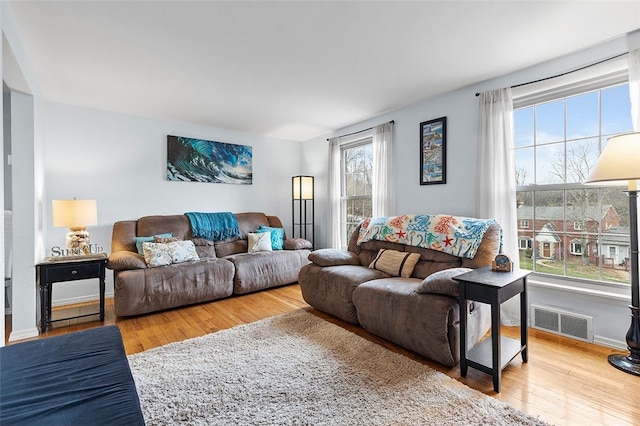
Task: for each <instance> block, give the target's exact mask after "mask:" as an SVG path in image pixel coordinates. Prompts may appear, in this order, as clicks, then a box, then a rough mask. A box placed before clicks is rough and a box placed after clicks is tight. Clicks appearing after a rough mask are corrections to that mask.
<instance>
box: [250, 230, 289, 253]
mask: <svg viewBox="0 0 640 426" xmlns="http://www.w3.org/2000/svg"><path fill="white" fill-rule="evenodd" d="M263 232H271V248H272V249H273V250H282V249H283V248H284V247H283V246H284V228H272V227H270V226H264V225H261V226H260V228H258V229H257V230H256V233H257V234H261V233H263Z"/></svg>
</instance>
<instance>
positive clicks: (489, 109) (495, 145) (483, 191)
mask: <svg viewBox="0 0 640 426" xmlns="http://www.w3.org/2000/svg"><path fill="white" fill-rule="evenodd" d="M479 98H480V100H479V102H480V115H479V125H478V163H477V179H476V185H477V191H476V194H478V195H477V202H476V211H477V215H478V217H480V218H484V219H495V220H497V221H498V223H499V224H500V225H501V226H502V238H503V248H502V251H503V253H504V254H506V255H507V256H509V258H510V259H511V261H512V262H513V265H514V267H518V266H519V263H520V262H519V259H518V256H519V254H518V232H517V213H516V178H515V160H514V153H513V146H514V144H513V99H512V95H511V89H510V88H506V89H499V90H492V91H490V92H485V93H481V94H480V96H479ZM519 306H520V304H519V300H518V298H513V299H512V300H510V301H508V302H507V303H504V304H503V305H502V309H501V312H502V323H503V324H509V325H515V324H518V323H519V322H520V309H519Z"/></svg>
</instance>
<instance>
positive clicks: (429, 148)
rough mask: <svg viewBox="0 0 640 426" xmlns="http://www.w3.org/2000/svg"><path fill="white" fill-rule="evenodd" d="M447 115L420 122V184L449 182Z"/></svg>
mask: <svg viewBox="0 0 640 426" xmlns="http://www.w3.org/2000/svg"><path fill="white" fill-rule="evenodd" d="M446 154H447V117H440V118H436V119H435V120H429V121H423V122H422V123H420V185H434V184H437V183H447V155H446Z"/></svg>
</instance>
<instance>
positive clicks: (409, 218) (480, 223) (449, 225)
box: [357, 214, 502, 259]
mask: <svg viewBox="0 0 640 426" xmlns="http://www.w3.org/2000/svg"><path fill="white" fill-rule="evenodd" d="M493 224H498V222H496V221H495V220H493V219H476V218H471V217H460V216H448V215H442V214H437V215H429V214H419V215H402V216H389V217H376V218H367V219H365V221H364V222H362V225H361V226H360V234H359V236H358V241H357V244H358V245H360V244H362V243H364V242H367V241H371V240H376V241H389V242H392V243H399V244H407V245H410V246H415V247H422V248H428V249H431V250H437V251H441V252H444V253H448V254H452V255H454V256H458V257H464V258H468V259H473V257H474V256H475V255H476V252H477V251H478V246H480V243H481V242H482V237H483V236H484V233H485V232H486V231H487V229H489V227H490V226H491V225H493ZM501 240H502V237H501ZM500 252H502V241H501V244H500Z"/></svg>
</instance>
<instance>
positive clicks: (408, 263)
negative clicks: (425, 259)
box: [369, 249, 420, 278]
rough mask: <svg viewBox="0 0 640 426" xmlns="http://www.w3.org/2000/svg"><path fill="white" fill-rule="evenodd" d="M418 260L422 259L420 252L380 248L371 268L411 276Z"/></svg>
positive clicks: (399, 275)
mask: <svg viewBox="0 0 640 426" xmlns="http://www.w3.org/2000/svg"><path fill="white" fill-rule="evenodd" d="M418 260H420V255H419V254H418V253H405V252H402V251H396V250H387V249H380V251H378V255H377V256H376V257H375V259H373V261H372V262H371V263H370V264H369V268H371V269H377V270H378V271H382V272H386V273H387V274H389V275H393V276H394V277H402V278H409V277H410V276H411V274H412V273H413V268H415V266H416V263H418Z"/></svg>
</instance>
